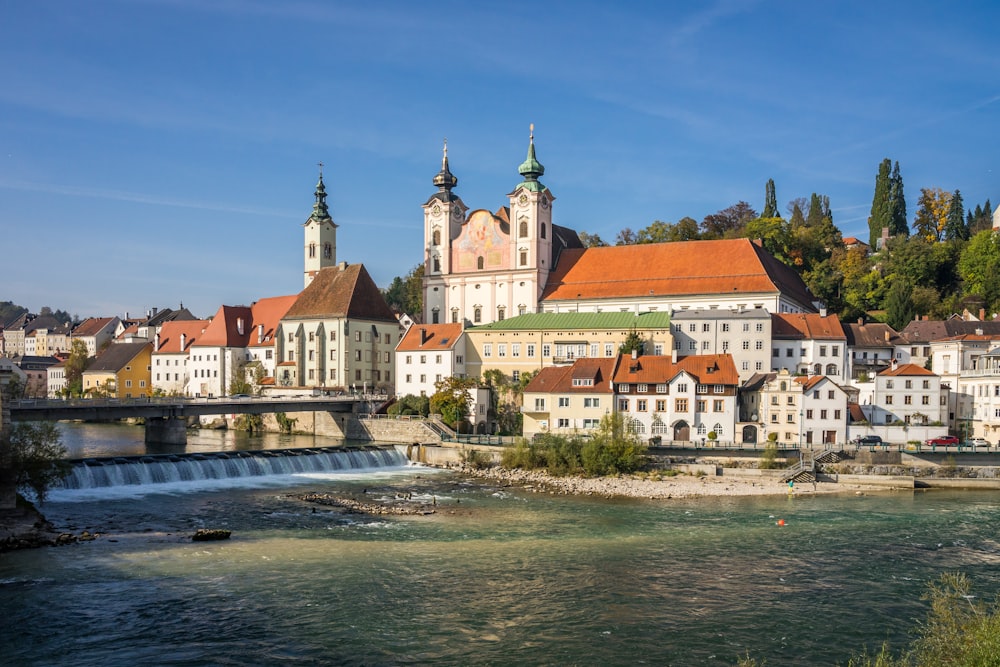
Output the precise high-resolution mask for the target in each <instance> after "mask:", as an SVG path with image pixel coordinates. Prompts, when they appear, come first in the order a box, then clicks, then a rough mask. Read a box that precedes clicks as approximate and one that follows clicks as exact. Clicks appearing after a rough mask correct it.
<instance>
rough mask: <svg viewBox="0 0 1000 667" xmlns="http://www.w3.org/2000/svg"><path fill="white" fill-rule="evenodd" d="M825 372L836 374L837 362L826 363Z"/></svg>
mask: <svg viewBox="0 0 1000 667" xmlns="http://www.w3.org/2000/svg"><path fill="white" fill-rule="evenodd" d="M826 374H827V375H836V374H837V364H827V365H826Z"/></svg>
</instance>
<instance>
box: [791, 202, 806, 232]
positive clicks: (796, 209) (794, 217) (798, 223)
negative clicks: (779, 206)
mask: <svg viewBox="0 0 1000 667" xmlns="http://www.w3.org/2000/svg"><path fill="white" fill-rule="evenodd" d="M790 215H791V217H790V218H789V219H788V224H789V225H790V226H791V228H792V229H793V230H795V229H798V228H799V227H805V225H806V218H805V216H804V215H803V214H802V206H801V205H800V204H799V202H798V201H794V202H792V210H791V213H790Z"/></svg>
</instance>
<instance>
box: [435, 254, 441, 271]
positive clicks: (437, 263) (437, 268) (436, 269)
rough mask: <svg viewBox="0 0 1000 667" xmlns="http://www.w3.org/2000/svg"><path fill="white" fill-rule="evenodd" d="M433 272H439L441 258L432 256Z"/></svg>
mask: <svg viewBox="0 0 1000 667" xmlns="http://www.w3.org/2000/svg"><path fill="white" fill-rule="evenodd" d="M434 272H435V273H440V272H441V258H440V257H435V258H434Z"/></svg>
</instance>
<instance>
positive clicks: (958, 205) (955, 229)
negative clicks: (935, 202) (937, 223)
mask: <svg viewBox="0 0 1000 667" xmlns="http://www.w3.org/2000/svg"><path fill="white" fill-rule="evenodd" d="M944 238H945V240H946V241H967V240H968V239H969V228H968V226H967V225H966V223H965V205H964V204H963V203H962V193H961V192H959V191H958V190H955V192H953V193H952V195H951V203H950V204H949V205H948V216H947V218H946V219H945V222H944Z"/></svg>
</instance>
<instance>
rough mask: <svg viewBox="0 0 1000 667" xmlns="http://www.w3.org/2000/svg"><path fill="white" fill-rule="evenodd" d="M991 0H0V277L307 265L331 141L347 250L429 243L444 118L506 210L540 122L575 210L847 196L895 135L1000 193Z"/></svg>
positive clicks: (15, 280)
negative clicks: (308, 233) (307, 241)
mask: <svg viewBox="0 0 1000 667" xmlns="http://www.w3.org/2000/svg"><path fill="white" fill-rule="evenodd" d="M997 26H1000V3H996V2H952V3H946V2H920V1H913V2H906V3H902V2H878V1H875V2H872V1H870V0H869V1H864V2H854V1H847V2H828V3H813V2H801V1H791V0H790V1H787V2H786V1H772V2H767V1H761V2H752V1H721V2H683V3H681V2H661V3H652V2H629V1H625V2H617V3H609V2H589V1H586V0H580V1H572V2H569V1H567V2H537V3H475V2H451V1H449V0H442V1H439V2H430V3H426V2H366V3H360V2H351V3H346V2H343V3H342V2H321V1H319V0H315V1H310V0H299V1H287V2H272V1H270V0H247V1H237V0H216V1H213V0H148V1H144V0H128V1H125V0H88V2H75V1H68V0H67V1H63V0H53V1H49V2H44V3H41V2H6V3H3V6H2V8H0V142H2V144H0V301H3V300H10V301H14V302H15V303H19V304H21V305H24V306H27V307H29V308H30V309H32V310H36V311H37V310H38V309H39V308H41V307H42V306H46V305H47V306H51V307H53V308H63V309H65V310H68V311H70V312H71V313H75V314H79V315H81V316H88V315H112V314H118V315H124V313H125V312H129V313H130V314H134V313H137V312H143V311H146V310H148V309H150V308H152V307H158V308H163V307H172V308H176V307H178V304H180V303H181V302H183V304H184V305H185V306H186V307H188V308H190V309H191V310H192V312H194V313H195V314H196V315H198V316H200V317H205V316H209V315H211V314H213V313H214V312H215V311H216V309H217V308H218V307H219V306H220V305H222V304H228V305H238V304H249V303H250V302H252V301H256V300H257V299H260V298H263V297H268V296H278V295H284V294H294V293H296V292H298V291H299V290H300V289H301V286H302V227H301V224H302V223H303V222H304V221H305V219H306V217H307V216H308V215H309V213H310V211H311V210H312V203H313V187H314V185H315V183H316V175H317V166H316V163H317V162H320V161H322V162H323V163H324V164H325V165H326V166H325V168H324V175H325V181H326V185H327V192H328V194H329V200H328V201H329V204H330V210H331V213H332V215H333V217H334V220H335V221H336V222H337V223H338V225H339V226H340V228H339V231H338V243H337V245H338V247H337V254H338V259H341V260H346V261H348V262H351V263H354V262H362V263H364V264H365V266H366V267H367V268H368V271H369V273H371V275H372V277H373V278H374V279H375V281H376V282H377V283H378V284H379V285H380V286H386V285H387V284H388V283H389V282H390V281H391V279H392V278H393V276H396V275H402V274H405V273H406V272H407V271H409V270H410V269H411V268H412V267H413V266H415V265H416V264H417V263H418V262H419V261H420V259H421V246H422V240H423V232H422V224H423V218H422V209H421V204H422V203H423V202H424V201H426V199H427V197H428V196H429V195H430V194H431V193H433V192H434V191H435V188H434V187H433V186H432V184H431V179H432V178H433V176H434V174H435V173H436V172H437V171H438V169H439V168H440V159H441V144H442V140H443V138H444V137H447V138H448V147H449V157H450V162H451V167H452V171H453V173H454V174H455V175H456V176H457V177H458V179H459V184H458V188H457V189H456V192H457V193H458V194H459V195H460V196H461V197H462V198H463V200H464V201H465V203H466V204H467V205H468V206H470V207H472V208H473V209H475V208H488V209H491V210H496V209H497V208H498V207H499V206H501V205H503V204H505V203H507V199H506V195H507V193H509V192H510V191H511V190H512V189H513V188H514V186H515V185H516V184H517V183H518V182H519V180H520V179H519V177H518V174H517V166H518V165H519V164H520V163H521V161H522V160H523V159H524V157H525V152H526V149H527V142H528V126H529V124H530V123H534V124H535V143H536V148H537V153H538V158H539V160H540V161H541V162H542V163H543V164H544V165H545V169H546V173H545V176H544V177H543V178H542V181H543V182H544V183H545V184H546V185H547V186H548V187H549V188H550V189H551V190H552V192H553V194H554V195H555V196H556V199H557V201H556V202H555V208H554V216H555V221H556V222H557V224H562V225H565V226H568V227H571V228H574V229H577V230H580V231H587V232H590V233H597V234H600V235H601V236H602V237H603V238H604V239H605V240H607V241H613V240H614V237H615V235H616V233H617V232H618V230H620V229H622V228H623V227H626V226H628V227H632V228H633V229H639V228H641V227H645V226H646V225H648V224H649V223H651V222H652V221H654V220H663V221H667V222H676V221H677V220H679V219H680V218H682V217H684V216H690V217H693V218H695V219H696V220H698V221H701V219H702V218H704V217H705V216H706V215H708V214H710V213H714V212H716V211H718V210H720V209H723V208H726V207H727V206H730V205H731V204H734V203H736V202H737V201H739V200H741V199H742V200H745V201H748V202H750V203H751V204H752V205H753V206H754V207H755V208H757V209H758V210H760V209H761V208H762V206H763V199H764V187H765V183H766V182H767V179H769V178H773V179H774V180H775V183H776V190H777V197H778V203H779V207H780V208H781V209H782V211H784V210H785V205H786V203H787V202H788V201H789V200H791V199H793V198H795V197H808V196H809V195H810V194H811V193H812V192H817V193H820V194H825V195H828V196H829V197H830V202H831V207H832V209H833V213H834V222H835V223H836V224H837V225H838V226H839V227H840V228H841V230H842V231H843V233H844V235H845V236H851V235H856V236H861V237H862V238H864V237H866V236H867V222H866V221H867V216H868V212H869V209H870V207H871V199H872V193H873V188H874V182H875V175H876V172H877V168H878V164H879V162H880V161H881V160H882V159H883V158H885V157H889V158H891V159H893V160H898V161H899V163H900V169H901V172H902V176H903V182H904V185H905V191H906V195H907V200H908V201H907V204H908V212H909V214H910V218H911V222H912V216H913V213H914V212H915V211H916V208H917V206H916V200H917V197H918V196H919V192H920V188H921V187H940V188H943V189H945V190H948V191H953V190H955V189H960V190H961V191H962V194H963V197H964V199H965V203H966V205H967V206H970V207H974V206H975V205H976V204H977V203H983V202H985V201H986V199H987V198H989V199H990V200H991V201H992V202H993V204H994V205H997V204H1000V164H998V161H1000V132H998V127H1000V122H998V121H1000V49H997V47H996V29H997Z"/></svg>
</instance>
